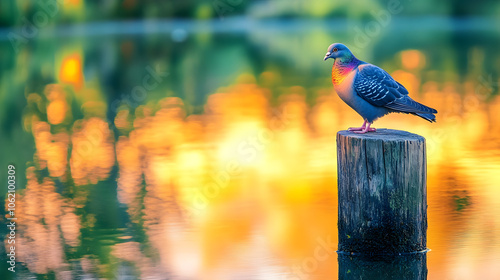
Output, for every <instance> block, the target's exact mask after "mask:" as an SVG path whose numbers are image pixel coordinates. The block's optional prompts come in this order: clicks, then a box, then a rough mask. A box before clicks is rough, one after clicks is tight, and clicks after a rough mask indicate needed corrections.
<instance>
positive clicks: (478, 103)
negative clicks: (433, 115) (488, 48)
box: [19, 51, 500, 280]
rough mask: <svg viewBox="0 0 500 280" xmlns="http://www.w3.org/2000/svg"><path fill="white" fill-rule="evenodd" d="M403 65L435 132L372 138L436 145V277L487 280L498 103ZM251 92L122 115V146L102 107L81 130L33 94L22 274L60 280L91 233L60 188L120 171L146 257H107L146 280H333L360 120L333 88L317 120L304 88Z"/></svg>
mask: <svg viewBox="0 0 500 280" xmlns="http://www.w3.org/2000/svg"><path fill="white" fill-rule="evenodd" d="M401 56H402V58H403V59H404V61H405V63H403V66H404V67H403V68H404V69H402V70H399V71H397V72H395V73H393V74H394V76H395V77H397V78H398V80H400V81H401V83H402V84H404V85H406V86H407V87H408V88H409V89H411V90H410V91H412V96H413V97H414V98H415V99H416V100H418V101H421V102H423V103H425V104H428V105H430V106H432V107H435V108H436V109H437V110H438V111H439V114H438V122H437V123H436V124H429V123H427V122H425V121H423V120H420V119H418V118H415V117H413V116H407V115H390V116H388V117H385V118H383V119H381V120H380V121H377V122H376V123H375V127H390V128H394V129H403V130H409V131H411V132H414V133H418V134H421V135H423V136H425V137H426V139H427V148H428V203H429V233H428V235H429V237H428V242H429V243H428V246H429V247H430V248H431V249H432V250H433V251H432V252H431V253H429V258H428V261H427V264H428V268H429V277H428V278H429V279H448V278H449V279H470V278H477V277H479V278H484V279H488V277H491V275H494V273H495V272H498V269H497V268H496V262H494V261H492V260H495V259H496V260H499V259H500V220H499V219H498V215H497V214H496V213H494V212H493V211H491V210H490V209H496V210H498V209H500V202H499V201H498V197H500V188H499V187H498V186H499V184H498V182H499V181H500V173H498V170H500V135H499V134H498V133H494V132H495V131H498V129H500V117H499V114H498V112H499V111H500V96H496V97H494V98H490V99H492V100H486V99H485V98H484V96H483V95H481V94H478V91H477V87H476V86H475V85H474V84H473V82H464V83H463V84H457V83H447V84H438V83H436V82H427V83H424V84H422V82H421V78H420V77H419V75H418V73H416V72H415V71H416V69H419V68H420V67H422V66H423V65H424V64H425V57H423V55H422V54H421V53H419V52H418V51H407V52H404V53H402V54H401ZM71 59H73V58H71ZM75 59H76V58H75ZM66 63H70V62H69V61H68V62H66ZM71 63H72V62H71ZM75 63H76V62H75ZM64 67H68V69H67V70H64V71H63V72H62V73H65V74H64V75H69V76H68V77H65V78H64V79H66V82H68V83H76V84H75V85H77V84H78V81H79V80H78V79H79V78H77V77H78V75H77V76H74V75H73V74H71V73H72V72H71V71H70V70H71V67H73V66H71V64H68V65H66V66H63V68H64ZM68 73H69V74H68ZM70 74H71V75H70ZM264 76H265V77H268V76H269V73H267V74H266V75H264ZM61 79H63V78H62V77H61ZM244 80H246V81H251V82H246V83H239V84H236V85H233V86H230V87H227V88H222V89H220V90H219V91H218V92H217V93H215V94H212V95H210V96H209V98H208V101H207V103H206V105H205V109H204V113H203V114H200V115H189V116H187V114H186V110H185V108H184V107H185V106H184V104H183V101H182V100H181V99H179V98H175V97H169V98H164V99H161V100H157V101H155V102H149V103H146V105H140V106H138V107H137V108H135V109H132V108H128V107H125V106H123V107H121V108H120V110H119V111H118V112H117V114H116V117H115V119H114V120H113V122H114V124H115V126H116V128H117V130H118V132H119V134H120V135H117V137H116V139H117V140H116V141H115V136H114V134H113V132H112V130H111V129H110V127H109V124H108V122H107V121H106V120H105V118H104V117H103V116H104V115H105V114H104V113H103V112H102V108H103V103H99V102H100V101H99V102H89V101H88V100H87V101H85V102H83V104H86V105H85V106H82V107H83V108H87V110H88V112H91V113H88V114H87V115H85V117H84V118H83V119H78V120H73V119H72V118H73V117H72V116H73V115H76V114H74V112H71V109H70V106H68V104H69V103H68V102H69V101H68V100H69V98H70V97H69V96H68V93H67V92H66V91H65V90H64V89H62V88H60V87H59V86H58V85H50V86H48V87H47V93H46V96H45V97H44V96H42V95H38V94H36V93H33V94H30V95H28V96H27V99H28V107H27V108H28V110H26V112H25V118H24V126H25V128H26V129H27V130H28V131H31V132H32V133H33V136H34V141H35V146H36V154H35V156H34V162H33V167H29V168H28V186H27V188H26V190H25V191H24V194H23V195H22V199H21V202H20V209H21V210H20V213H19V216H20V217H22V220H20V225H21V229H20V234H21V237H20V238H21V239H20V243H21V245H20V246H21V249H20V251H19V254H20V260H21V261H22V262H24V263H26V264H27V266H28V268H29V270H30V271H31V272H34V273H47V272H48V271H61V270H64V268H63V267H64V266H65V265H67V263H68V261H69V260H68V259H67V255H66V254H67V253H65V250H64V249H63V247H64V246H65V245H64V244H66V245H67V246H70V247H77V246H78V244H79V242H80V241H79V236H80V228H81V227H82V220H83V219H84V218H83V217H82V216H81V214H78V215H77V214H75V213H77V212H75V209H77V208H81V207H83V205H85V204H86V203H87V197H86V196H85V195H84V194H82V195H75V196H73V197H71V196H69V197H62V196H61V195H60V194H59V193H58V192H57V191H56V190H55V185H54V181H55V180H59V181H60V182H62V183H63V185H65V187H68V186H86V185H93V184H97V183H98V182H99V181H103V180H106V179H107V178H108V177H109V176H110V173H111V170H112V168H113V166H114V165H115V156H116V161H117V163H116V164H117V165H118V175H117V196H118V201H119V202H120V203H122V204H123V205H125V208H126V212H127V214H128V215H129V217H130V220H131V222H132V223H133V224H136V225H141V226H142V227H143V228H144V231H145V233H146V236H147V241H148V243H147V244H140V243H138V242H136V241H131V240H125V241H123V242H120V243H118V244H113V245H111V246H110V250H109V255H110V256H112V257H113V258H115V259H116V260H119V261H121V262H127V263H131V264H133V265H134V266H135V268H136V270H135V274H137V275H138V276H139V277H141V278H146V277H152V278H160V277H162V275H163V276H164V275H165V274H169V275H171V276H172V277H173V279H243V278H244V279H306V278H307V279H321V280H323V279H330V278H335V277H336V275H337V273H338V264H337V256H336V253H335V252H334V250H335V249H336V248H331V247H328V244H336V242H337V235H336V233H337V225H336V219H337V209H336V207H337V195H336V191H337V190H336V144H335V134H336V131H338V130H341V129H345V128H346V127H349V126H353V125H358V124H360V123H361V121H362V120H361V118H360V117H359V116H357V115H356V113H355V112H353V111H352V110H351V109H350V108H348V107H347V105H345V104H344V103H342V102H341V101H340V99H339V98H338V97H337V96H336V95H335V93H334V92H333V91H332V90H331V89H330V88H327V89H319V90H318V91H317V95H318V97H317V98H316V100H315V102H314V103H313V105H310V104H309V103H307V102H306V98H305V89H304V88H302V87H299V86H296V87H292V88H289V89H288V92H289V94H285V95H282V96H281V97H280V98H279V99H278V102H277V105H271V102H270V99H271V92H270V91H269V90H268V89H266V88H263V87H260V86H258V85H257V84H258V83H257V81H255V79H253V78H250V79H249V78H248V77H246V78H245V79H244ZM80 86H82V85H80ZM458 88H461V89H462V90H465V93H463V94H462V93H459V90H458ZM96 94H97V95H99V94H100V93H96ZM30 106H31V107H30ZM30 108H31V109H30ZM104 108H105V106H104ZM96 112H97V113H96ZM479 143H480V144H479ZM115 154H116V155H115ZM45 169H47V170H48V175H49V176H45V177H44V175H42V173H41V172H40V171H42V170H45ZM40 205H42V207H41V209H42V210H40ZM85 220H87V218H86V217H85ZM90 224H92V223H90ZM85 226H86V227H90V226H89V225H88V224H86V225H84V226H83V227H85ZM127 239H128V238H127ZM325 244H326V245H325ZM457 244H458V245H457ZM145 246H146V247H147V248H144V247H145ZM321 250H323V251H322V255H321V256H322V257H321V258H318V252H319V251H321ZM484 254H488V255H489V256H488V258H482V257H481V255H484ZM43 256H48V257H43ZM87 258H88V257H87V256H86V257H85V258H83V259H81V260H79V261H80V262H81V263H82V266H85V263H89V261H88V259H87ZM90 263H92V262H90ZM87 266H98V264H92V265H90V264H89V265H87ZM109 269H111V268H109ZM89 270H91V269H90V268H89ZM478 273H479V274H478ZM478 275H479V276H478ZM490 279H491V278H490Z"/></svg>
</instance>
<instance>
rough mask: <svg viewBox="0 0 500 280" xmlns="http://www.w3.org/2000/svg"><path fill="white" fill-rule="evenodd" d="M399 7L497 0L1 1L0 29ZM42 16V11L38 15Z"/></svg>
mask: <svg viewBox="0 0 500 280" xmlns="http://www.w3.org/2000/svg"><path fill="white" fill-rule="evenodd" d="M390 6H394V7H401V11H400V12H398V15H401V16H429V15H431V16H432V15H434V16H436V15H439V16H454V17H464V16H490V17H493V16H496V15H498V14H500V2H499V1H497V0H481V1H467V0H444V1H432V0H420V1H411V0H352V1H324V0H295V1H288V0H260V1H248V0H167V1H163V0H144V1H139V0H108V1H98V0H37V1H31V0H18V1H2V2H1V3H0V26H4V27H5V26H23V25H25V24H26V22H27V21H28V22H31V23H33V21H36V20H39V21H41V22H42V21H45V18H44V15H42V13H45V14H46V15H47V14H48V16H49V17H48V21H47V24H48V25H53V24H66V23H76V22H89V21H103V20H136V19H169V18H190V19H209V18H223V17H226V16H241V15H244V16H248V17H252V18H268V17H273V18H289V17H313V18H332V17H335V18H354V19H360V18H368V17H370V16H372V14H373V13H374V12H376V11H379V10H381V9H387V8H388V7H390ZM40 12H42V13H40Z"/></svg>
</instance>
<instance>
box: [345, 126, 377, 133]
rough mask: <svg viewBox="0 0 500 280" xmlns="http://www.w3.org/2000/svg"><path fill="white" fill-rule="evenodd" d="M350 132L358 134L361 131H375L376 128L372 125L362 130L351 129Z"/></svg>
mask: <svg viewBox="0 0 500 280" xmlns="http://www.w3.org/2000/svg"><path fill="white" fill-rule="evenodd" d="M351 131H352V132H354V133H359V134H363V133H367V132H375V131H377V129H376V128H373V127H366V128H365V129H363V130H354V131H353V130H351Z"/></svg>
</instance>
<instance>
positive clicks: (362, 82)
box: [324, 43, 437, 133]
mask: <svg viewBox="0 0 500 280" xmlns="http://www.w3.org/2000/svg"><path fill="white" fill-rule="evenodd" d="M328 58H333V59H334V63H333V68H332V82H333V87H334V88H335V91H336V92H337V94H338V95H339V96H340V98H341V99H342V100H343V101H344V102H345V103H347V105H349V106H350V107H351V108H353V109H354V110H355V111H356V112H357V113H358V114H360V115H361V116H362V117H363V119H364V120H365V122H364V123H363V125H362V126H361V127H358V128H349V130H351V131H354V132H357V133H365V132H368V131H375V129H374V128H370V125H371V124H372V123H373V122H374V121H375V120H376V119H378V118H380V117H382V116H384V115H386V114H388V113H393V112H397V113H406V114H413V115H416V116H419V117H421V118H423V119H425V120H428V121H430V122H435V121H436V116H435V115H434V114H435V113H437V111H436V110H435V109H432V108H430V107H427V106H425V105H423V104H420V103H418V102H416V101H414V100H413V99H411V98H410V97H409V96H408V90H406V88H405V87H404V86H403V85H401V84H400V83H398V82H397V81H395V80H394V79H393V78H392V77H391V75H389V74H388V73H387V72H385V71H384V70H383V69H381V68H379V67H377V66H375V65H372V64H369V63H366V62H363V61H361V60H358V59H357V58H356V57H355V56H354V55H353V54H352V53H351V51H350V50H349V49H348V48H347V47H346V46H345V45H343V44H340V43H335V44H332V45H330V47H328V51H327V53H326V55H325V58H324V60H327V59H328ZM367 124H368V125H367Z"/></svg>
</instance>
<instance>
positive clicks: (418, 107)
mask: <svg viewBox="0 0 500 280" xmlns="http://www.w3.org/2000/svg"><path fill="white" fill-rule="evenodd" d="M353 87H354V90H355V91H356V93H357V94H358V95H359V96H360V97H361V98H363V99H364V100H366V101H368V102H369V103H370V104H372V105H374V106H378V107H386V108H388V109H392V110H395V111H399V112H405V113H437V111H436V110H434V109H432V108H429V107H427V106H425V105H422V104H420V103H418V102H416V101H414V100H413V99H411V98H410V97H409V96H408V90H406V88H405V87H404V86H403V85H401V84H400V83H398V82H396V81H395V80H394V79H393V78H392V77H391V75H389V74H388V73H387V72H385V71H384V70H382V69H380V68H379V67H377V66H375V65H371V64H362V65H360V66H359V67H358V73H357V75H356V77H355V79H354V83H353Z"/></svg>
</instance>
